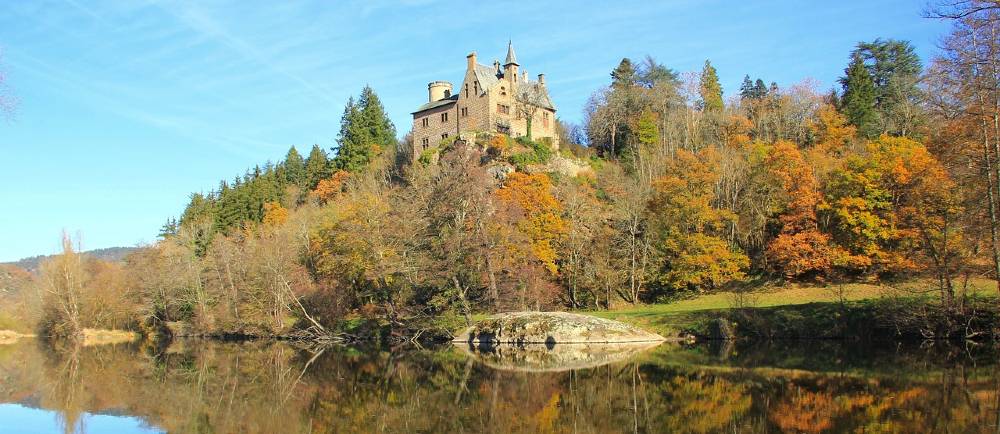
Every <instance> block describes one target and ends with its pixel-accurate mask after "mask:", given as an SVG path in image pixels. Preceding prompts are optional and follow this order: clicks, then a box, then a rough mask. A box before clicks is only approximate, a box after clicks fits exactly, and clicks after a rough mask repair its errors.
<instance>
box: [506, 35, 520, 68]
mask: <svg viewBox="0 0 1000 434" xmlns="http://www.w3.org/2000/svg"><path fill="white" fill-rule="evenodd" d="M503 64H504V66H507V65H511V64H514V65H518V66H520V64H519V63H517V56H516V55H514V43H513V42H511V41H510V40H508V41H507V60H505V61H504V63H503Z"/></svg>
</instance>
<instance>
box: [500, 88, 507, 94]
mask: <svg viewBox="0 0 1000 434" xmlns="http://www.w3.org/2000/svg"><path fill="white" fill-rule="evenodd" d="M500 96H507V88H506V87H503V86H500Z"/></svg>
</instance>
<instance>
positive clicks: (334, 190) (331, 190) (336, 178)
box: [309, 170, 351, 203]
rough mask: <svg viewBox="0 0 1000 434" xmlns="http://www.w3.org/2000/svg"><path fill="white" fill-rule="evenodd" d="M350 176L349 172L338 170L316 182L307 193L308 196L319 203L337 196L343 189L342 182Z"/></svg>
mask: <svg viewBox="0 0 1000 434" xmlns="http://www.w3.org/2000/svg"><path fill="white" fill-rule="evenodd" d="M350 176H351V174H350V173H348V172H345V171H343V170H338V171H337V172H336V173H334V174H333V175H332V176H330V177H329V178H327V179H322V180H320V181H319V183H318V184H316V188H315V189H313V191H311V192H310V193H309V196H310V197H312V198H314V199H316V200H317V201H319V202H320V203H326V202H329V201H330V200H332V199H333V198H335V197H337V195H338V194H340V193H341V192H342V191H343V189H344V182H345V181H347V178H349V177H350Z"/></svg>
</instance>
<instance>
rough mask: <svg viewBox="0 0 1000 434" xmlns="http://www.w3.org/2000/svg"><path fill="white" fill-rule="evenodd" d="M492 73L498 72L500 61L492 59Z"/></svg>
mask: <svg viewBox="0 0 1000 434" xmlns="http://www.w3.org/2000/svg"><path fill="white" fill-rule="evenodd" d="M493 72H500V59H493Z"/></svg>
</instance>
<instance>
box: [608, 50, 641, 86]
mask: <svg viewBox="0 0 1000 434" xmlns="http://www.w3.org/2000/svg"><path fill="white" fill-rule="evenodd" d="M638 78H639V76H638V74H637V73H636V70H635V65H633V64H632V60H631V59H629V58H627V57H626V58H624V59H622V61H621V63H619V64H618V67H617V68H615V69H614V71H611V86H612V87H614V88H617V89H626V88H629V87H632V86H634V85H635V83H636V80H638Z"/></svg>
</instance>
